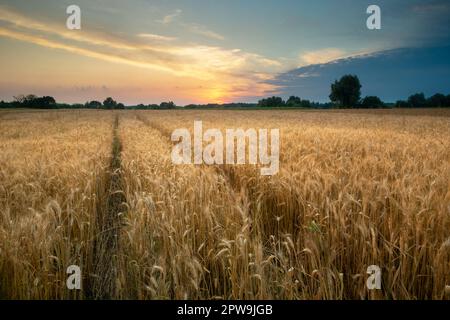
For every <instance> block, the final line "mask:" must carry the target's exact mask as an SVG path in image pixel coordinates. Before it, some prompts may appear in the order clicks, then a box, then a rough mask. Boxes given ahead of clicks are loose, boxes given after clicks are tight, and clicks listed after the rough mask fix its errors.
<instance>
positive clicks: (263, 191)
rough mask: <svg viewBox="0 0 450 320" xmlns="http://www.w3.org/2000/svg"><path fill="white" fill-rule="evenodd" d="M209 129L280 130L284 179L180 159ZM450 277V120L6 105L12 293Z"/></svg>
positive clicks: (273, 294) (151, 294)
mask: <svg viewBox="0 0 450 320" xmlns="http://www.w3.org/2000/svg"><path fill="white" fill-rule="evenodd" d="M195 120H202V121H203V126H204V129H207V128H218V129H220V130H222V131H224V130H225V129H226V128H243V129H247V128H255V129H259V128H265V129H271V128H279V129H280V143H281V144H280V171H279V173H278V174H276V175H274V176H261V175H260V171H259V169H258V167H257V166H255V165H213V166H207V165H174V164H173V163H172V160H171V151H172V147H173V142H172V141H171V139H170V138H171V133H172V132H173V130H175V129H177V128H188V129H190V130H192V127H193V123H194V121H195ZM70 265H78V266H80V268H81V270H82V289H81V290H68V289H67V287H66V279H67V277H68V274H67V273H66V269H67V267H68V266H70ZM371 265H377V266H379V267H380V269H381V279H382V282H381V283H382V288H381V290H368V288H367V286H366V280H367V278H368V276H369V275H368V274H367V268H368V267H369V266H371ZM449 270H450V110H442V109H441V110H438V109H436V110H424V109H421V110H368V111H361V110H358V111H351V110H337V111H301V110H279V111H277V110H267V111H265V110H253V111H241V110H167V111H103V110H98V111H94V110H91V111H88V110H77V111H39V112H30V111H27V110H21V111H0V298H1V299H111V298H112V299H448V298H450V292H449V291H450V290H449V287H448V286H449V285H450V272H449Z"/></svg>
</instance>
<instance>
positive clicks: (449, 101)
mask: <svg viewBox="0 0 450 320" xmlns="http://www.w3.org/2000/svg"><path fill="white" fill-rule="evenodd" d="M445 106H446V107H449V108H450V94H448V95H447V96H446V97H445Z"/></svg>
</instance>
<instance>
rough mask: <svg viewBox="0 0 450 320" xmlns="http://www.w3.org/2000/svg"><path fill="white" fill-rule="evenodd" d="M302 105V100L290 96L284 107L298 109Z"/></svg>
mask: <svg viewBox="0 0 450 320" xmlns="http://www.w3.org/2000/svg"><path fill="white" fill-rule="evenodd" d="M301 104H302V99H300V98H299V97H296V96H290V97H289V99H287V101H286V106H288V107H300V106H301Z"/></svg>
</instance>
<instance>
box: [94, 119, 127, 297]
mask: <svg viewBox="0 0 450 320" xmlns="http://www.w3.org/2000/svg"><path fill="white" fill-rule="evenodd" d="M118 128H119V116H118V115H116V117H115V120H114V128H113V142H112V157H111V164H110V168H109V170H108V173H107V174H108V177H107V183H106V185H105V190H104V195H105V196H104V197H103V199H102V200H101V201H100V202H99V206H100V208H99V210H98V215H97V218H96V226H95V229H96V235H97V236H96V237H95V240H94V246H93V261H92V263H93V266H92V268H91V270H92V272H93V274H92V275H91V278H90V281H89V283H88V290H87V292H88V293H87V296H88V297H89V298H90V299H100V300H111V299H116V298H117V297H118V292H117V286H116V281H117V275H118V257H117V254H118V249H119V234H120V227H121V222H122V221H121V213H122V212H124V211H125V210H126V206H125V205H124V204H125V203H126V198H125V195H124V192H123V191H122V190H123V184H122V169H121V152H122V143H121V141H120V139H119V136H118Z"/></svg>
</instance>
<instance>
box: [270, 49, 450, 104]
mask: <svg viewBox="0 0 450 320" xmlns="http://www.w3.org/2000/svg"><path fill="white" fill-rule="evenodd" d="M449 55H450V46H445V47H424V48H417V47H415V48H401V49H391V50H383V51H377V52H371V53H367V54H360V55H354V56H350V57H346V58H342V59H338V60H333V61H329V62H327V63H323V64H313V65H307V66H303V67H300V68H297V69H294V70H290V71H288V72H284V73H280V74H279V75H277V76H276V77H275V78H272V79H270V80H268V81H267V83H270V84H274V85H276V86H277V87H278V90H279V94H280V95H282V96H285V97H288V96H290V95H298V96H301V97H302V98H306V99H310V100H315V101H323V102H325V101H328V94H329V93H330V84H331V83H333V82H334V81H335V80H336V79H339V78H340V77H342V76H343V75H345V74H356V75H358V77H359V79H360V81H361V84H362V95H363V96H366V95H375V96H379V97H380V98H381V99H382V100H384V101H387V102H394V101H396V100H397V99H405V98H406V97H408V96H409V95H411V94H413V93H416V92H424V93H425V95H427V96H429V95H432V94H435V93H436V92H442V93H444V94H447V91H448V88H449V87H450V63H449V61H448V56H449Z"/></svg>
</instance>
